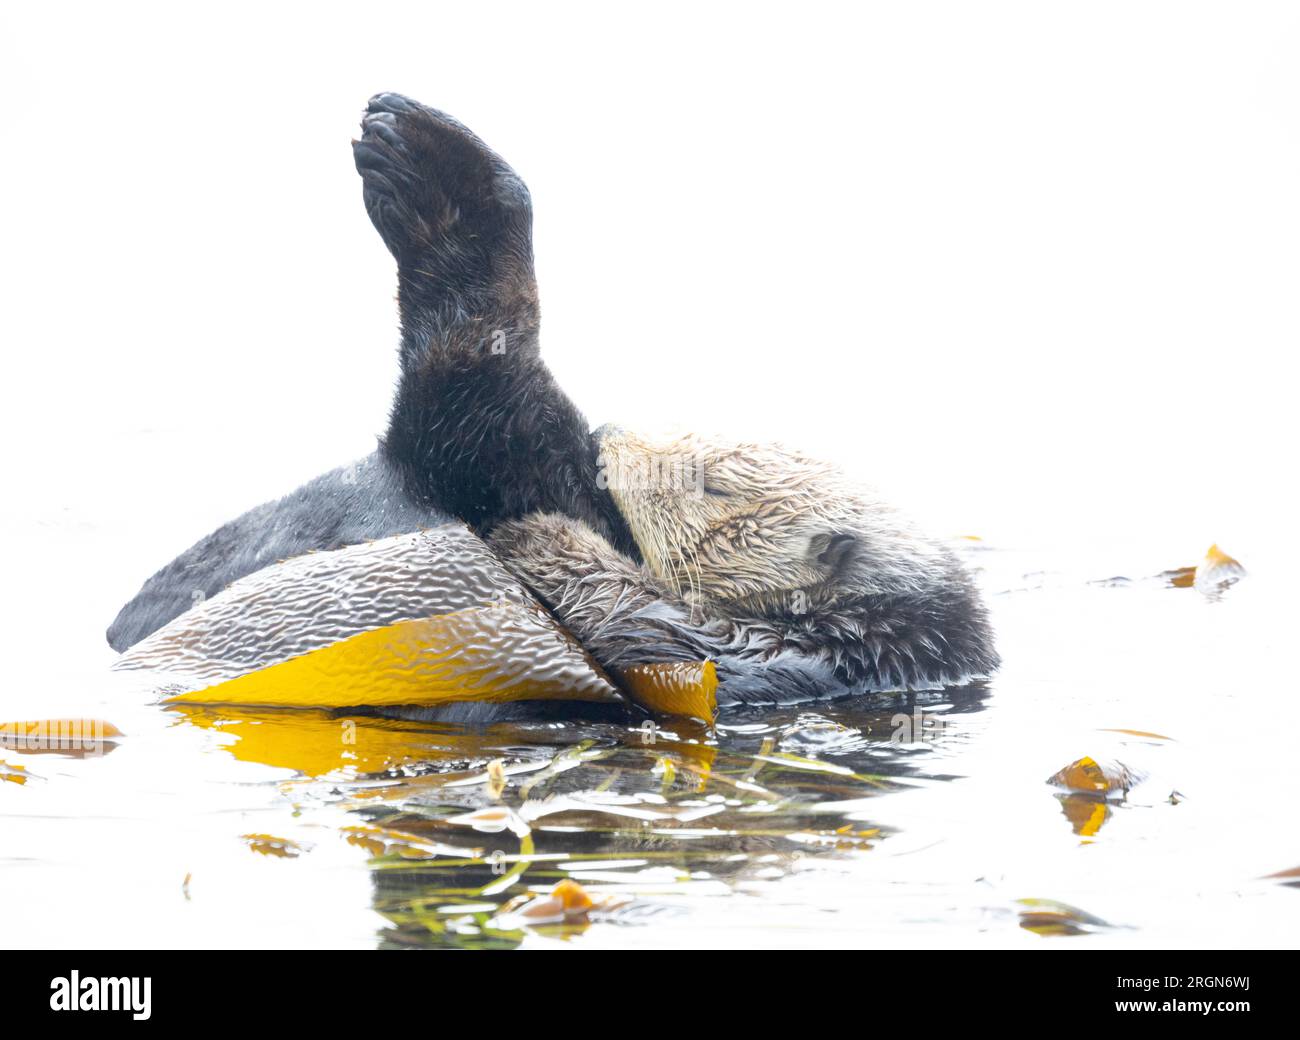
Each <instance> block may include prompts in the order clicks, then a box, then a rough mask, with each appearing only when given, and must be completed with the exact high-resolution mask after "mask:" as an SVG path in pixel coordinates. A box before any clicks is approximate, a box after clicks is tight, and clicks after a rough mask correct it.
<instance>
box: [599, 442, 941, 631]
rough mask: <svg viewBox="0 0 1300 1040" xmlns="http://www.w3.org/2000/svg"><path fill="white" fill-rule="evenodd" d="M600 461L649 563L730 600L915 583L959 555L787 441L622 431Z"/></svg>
mask: <svg viewBox="0 0 1300 1040" xmlns="http://www.w3.org/2000/svg"><path fill="white" fill-rule="evenodd" d="M599 462H600V465H601V474H600V479H601V480H602V481H603V482H604V483H605V485H606V486H608V488H609V490H610V492H611V494H612V495H613V497H614V500H615V502H616V503H617V504H618V507H619V509H620V511H621V512H622V514H623V516H624V518H625V519H626V520H627V523H628V526H629V527H630V528H631V531H632V536H633V537H634V538H635V539H636V543H637V546H638V547H639V548H640V550H641V553H642V555H643V556H644V557H645V561H646V565H647V566H648V567H649V568H650V570H651V571H652V572H653V573H654V574H655V575H656V576H657V577H658V578H660V579H661V580H664V581H667V582H669V583H671V584H672V585H673V586H674V587H676V588H677V589H678V590H679V592H680V593H681V594H683V595H685V596H687V597H689V598H692V599H698V600H701V601H703V602H705V603H712V604H715V605H718V606H721V607H723V608H724V609H726V608H728V607H732V608H746V609H755V610H758V611H760V612H762V613H771V612H774V611H776V612H783V611H787V610H791V609H794V610H795V611H796V612H802V610H803V609H808V608H809V607H815V606H817V605H821V604H830V603H834V602H836V601H837V600H838V599H840V598H841V597H842V595H844V594H855V595H861V594H870V593H905V592H912V591H916V590H918V589H921V588H924V587H926V586H927V585H929V584H931V583H932V582H934V581H935V580H937V579H939V577H940V575H941V574H942V573H943V571H944V570H945V569H946V562H945V561H947V560H948V559H949V557H948V555H947V553H946V552H945V550H943V549H942V548H941V547H939V546H938V545H936V544H935V543H933V542H931V541H930V540H929V539H927V538H925V537H924V536H923V535H921V534H920V533H919V532H918V531H917V530H916V529H915V528H913V527H912V525H911V524H910V523H909V522H908V521H907V520H906V519H905V518H903V517H902V516H900V515H899V514H898V513H896V512H895V511H894V510H893V509H891V508H890V507H888V506H887V505H886V504H885V503H884V502H883V501H881V499H880V498H879V497H878V496H877V495H875V493H874V492H872V491H870V490H869V489H867V488H865V487H862V486H860V485H857V484H855V483H853V482H851V481H849V480H848V479H846V478H845V477H844V475H843V474H842V473H841V472H840V471H839V470H838V469H837V468H836V467H834V466H833V465H830V464H829V463H826V462H822V461H819V460H816V459H812V458H809V457H808V456H806V455H803V454H801V453H799V452H797V451H792V450H789V449H787V448H784V447H781V446H778V445H772V444H735V443H728V442H725V441H721V440H715V439H711V438H707V437H701V436H698V435H689V436H684V437H680V438H677V439H674V440H666V441H662V442H655V441H652V440H649V439H646V438H643V437H640V436H638V435H636V434H632V433H628V432H625V431H617V432H614V433H611V434H609V435H607V436H604V437H603V438H602V440H601V443H600V460H599ZM799 596H802V597H803V600H802V603H801V601H800V600H799V599H798V598H797V597H799Z"/></svg>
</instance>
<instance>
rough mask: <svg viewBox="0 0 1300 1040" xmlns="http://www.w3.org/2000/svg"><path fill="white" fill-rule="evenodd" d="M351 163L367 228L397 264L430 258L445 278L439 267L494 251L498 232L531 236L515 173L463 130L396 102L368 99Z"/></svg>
mask: <svg viewBox="0 0 1300 1040" xmlns="http://www.w3.org/2000/svg"><path fill="white" fill-rule="evenodd" d="M353 158H354V161H355V162H356V167H357V172H358V173H360V174H361V178H362V181H363V187H364V193H365V201H366V210H367V212H368V213H369V214H370V218H371V221H372V222H373V223H374V225H375V227H376V229H377V230H378V231H379V233H380V235H381V236H383V239H384V242H385V243H386V244H387V245H388V247H389V250H390V251H391V252H392V253H393V255H394V256H395V257H397V259H398V261H399V262H401V263H407V264H411V263H413V262H414V261H416V260H419V261H424V260H426V259H429V255H430V254H433V259H434V264H433V265H432V267H431V268H430V269H439V270H444V269H445V266H444V264H443V263H441V262H439V261H446V262H447V263H448V264H450V262H451V261H452V259H453V258H455V257H459V256H464V255H466V250H468V251H469V252H471V253H473V252H478V251H481V250H483V249H488V250H491V249H493V248H494V243H496V242H497V240H498V239H499V238H500V236H501V234H502V232H503V231H507V230H513V231H514V232H516V233H521V234H523V235H525V236H526V235H527V234H528V233H529V231H528V222H527V221H526V220H521V219H520V218H521V217H524V216H526V215H527V214H528V213H529V211H530V204H529V198H528V189H527V188H526V187H525V186H524V184H523V181H521V180H520V179H519V177H518V175H517V174H516V173H515V172H514V170H512V169H511V168H510V167H509V166H508V165H507V164H506V163H505V162H504V160H502V159H501V158H500V157H499V156H498V155H497V154H496V153H495V152H493V151H492V150H491V149H490V148H488V147H487V145H485V144H484V143H483V142H482V141H481V140H479V138H478V137H476V136H475V135H474V134H473V133H472V132H471V131H470V130H469V129H467V128H466V127H465V126H463V125H462V124H461V123H459V122H457V121H456V120H455V119H453V118H451V117H450V116H448V115H446V114H444V113H442V112H439V111H437V110H436V109H432V108H429V107H428V106H426V105H421V104H419V103H418V102H416V101H413V100H411V99H410V98H407V97H403V96H402V95H401V94H391V93H388V94H376V95H375V96H374V97H373V98H371V99H370V102H369V103H368V104H367V106H366V112H365V114H364V115H363V116H362V119H361V138H360V140H358V141H354V142H353ZM419 266H421V267H428V266H429V265H426V264H424V263H421V264H420V265H419Z"/></svg>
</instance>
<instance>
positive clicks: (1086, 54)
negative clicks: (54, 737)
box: [0, 2, 1300, 623]
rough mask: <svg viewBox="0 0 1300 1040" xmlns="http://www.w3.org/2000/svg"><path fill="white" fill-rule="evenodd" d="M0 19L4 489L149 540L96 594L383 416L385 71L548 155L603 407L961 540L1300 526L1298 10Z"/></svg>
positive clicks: (563, 271) (585, 346) (584, 340)
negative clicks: (832, 471) (896, 508)
mask: <svg viewBox="0 0 1300 1040" xmlns="http://www.w3.org/2000/svg"><path fill="white" fill-rule="evenodd" d="M0 17H2V21H0V88H2V91H3V97H4V100H5V103H6V120H5V122H6V127H5V134H4V138H5V143H4V146H3V147H4V156H5V159H4V162H3V164H0V199H2V200H3V205H4V222H3V254H2V259H0V263H2V264H3V268H2V269H0V287H3V294H4V296H3V313H2V314H0V329H2V333H3V342H4V363H5V379H4V381H3V389H2V390H0V393H2V394H3V403H2V406H0V423H2V424H3V432H2V434H0V436H3V439H4V443H5V445H6V446H7V453H6V455H7V459H8V470H9V473H10V480H11V483H10V485H9V487H10V495H9V496H7V497H9V501H10V506H9V509H10V514H9V516H8V517H7V520H8V521H9V524H10V525H11V527H13V528H21V527H22V526H23V524H24V518H30V516H31V515H33V511H34V513H35V515H36V516H37V517H40V518H44V519H45V520H48V521H49V522H52V523H58V522H61V523H66V524H69V525H72V526H74V527H75V526H76V525H78V524H80V525H83V526H90V527H99V526H101V525H104V524H110V525H112V526H115V527H116V528H117V529H120V530H123V531H130V532H132V534H133V535H134V534H135V533H136V532H138V533H139V542H138V543H137V542H134V541H133V540H132V538H131V537H130V536H128V535H126V534H124V535H123V536H122V538H123V540H122V541H121V542H120V545H119V549H118V551H114V552H112V553H111V554H110V555H111V556H112V557H113V559H111V560H107V561H106V566H108V567H109V571H107V572H105V574H106V576H104V577H102V578H101V577H87V576H85V575H84V574H81V573H77V574H67V575H61V576H60V577H61V580H76V581H80V582H83V583H88V584H89V585H91V586H93V591H94V592H95V595H94V597H92V598H93V600H94V601H95V607H96V609H97V610H101V611H102V610H104V609H107V607H108V605H109V604H110V603H120V602H121V601H123V600H125V599H126V598H127V596H129V594H130V593H131V592H132V591H133V590H134V588H135V587H136V585H137V584H138V582H139V581H140V580H142V579H143V578H144V577H145V576H146V575H147V574H148V573H149V572H151V571H152V570H153V569H154V568H155V567H156V566H158V565H160V564H161V563H163V562H165V561H166V560H167V559H168V558H170V557H171V556H172V555H173V554H174V553H175V552H178V551H180V550H181V549H183V548H184V547H185V546H186V545H188V544H190V542H192V541H193V540H194V539H195V538H197V537H199V536H200V535H202V534H204V533H206V531H207V530H209V529H210V528H211V527H212V526H214V525H215V524H216V523H219V522H221V521H222V520H225V519H228V518H230V517H231V516H233V515H235V514H236V513H238V512H239V511H241V510H242V509H243V508H246V507H248V506H251V505H253V504H255V503H256V502H258V501H261V500H263V499H266V498H268V497H272V496H274V495H278V494H280V493H283V492H285V491H287V490H289V489H290V488H292V487H293V486H296V484H298V483H299V482H301V481H302V480H304V479H306V478H309V477H311V476H312V475H314V474H315V473H317V472H319V471H321V470H324V469H327V468H330V467H332V466H334V465H337V464H340V463H342V462H345V461H347V460H349V459H351V458H353V457H356V456H359V455H362V454H365V453H366V452H368V451H369V450H370V449H371V447H372V446H373V443H374V437H375V436H376V435H377V434H378V433H380V432H381V431H382V428H383V425H384V420H385V413H386V408H387V404H388V400H389V397H390V394H391V391H392V384H393V379H394V376H395V371H396V355H395V350H396V315H395V307H394V305H393V300H392V296H393V291H394V275H393V270H392V263H391V261H390V258H389V256H388V254H387V253H386V252H385V250H384V248H383V246H382V245H381V243H380V241H379V239H378V237H377V236H376V235H375V234H374V232H373V231H372V229H371V227H370V225H369V223H368V221H367V219H366V216H365V214H364V211H363V208H362V204H361V193H360V185H359V181H358V178H357V177H356V174H355V172H354V170H353V167H352V162H351V155H350V150H349V146H348V143H349V140H350V138H351V137H352V135H353V134H354V133H355V132H356V125H357V120H358V117H359V114H360V112H361V109H362V107H363V105H364V103H365V100H366V98H367V97H368V96H369V95H370V94H372V93H374V92H377V91H380V90H398V91H402V92H405V93H408V94H411V95H413V96H415V97H417V98H419V99H420V100H423V101H425V102H428V103H430V104H433V105H436V106H438V107H441V108H443V109H445V110H447V111H448V112H451V113H452V114H454V115H456V116H457V117H459V118H460V119H461V120H463V121H464V122H466V123H467V124H469V125H470V126H471V127H472V128H474V129H475V130H477V131H478V132H479V133H480V134H481V135H482V136H483V137H484V138H485V139H486V140H487V141H488V142H489V143H490V144H492V145H493V146H494V147H495V148H497V149H498V150H499V151H501V152H502V153H503V154H504V155H505V156H506V157H507V158H508V159H509V160H510V161H511V162H512V163H513V164H514V165H515V166H516V168H517V169H518V170H519V171H520V173H521V174H522V175H523V176H524V178H525V179H526V180H527V182H528V183H529V185H530V186H531V188H532V192H533V197H534V201H535V205H536V214H537V216H536V251H537V259H538V271H539V279H540V284H541V291H542V300H543V309H544V322H543V350H544V352H545V355H546V357H547V358H548V359H549V361H550V363H551V365H552V367H553V368H554V370H555V371H556V373H557V375H558V377H559V378H560V380H561V382H562V384H563V385H564V386H565V387H567V388H568V389H569V391H570V392H571V394H572V395H573V397H574V398H575V399H576V400H577V402H578V403H579V405H580V406H581V407H582V408H583V409H584V411H585V412H586V414H587V416H588V418H589V419H590V420H591V422H592V424H593V425H596V424H599V423H601V422H604V421H608V420H617V421H619V422H620V423H621V424H623V425H625V426H633V427H637V426H659V425H666V424H675V425H677V426H679V427H688V428H689V427H700V428H708V429H712V430H720V431H722V432H725V433H727V434H729V435H732V436H735V437H738V438H741V437H745V438H757V439H783V440H786V441H790V442H794V443H797V444H801V445H804V446H807V447H809V448H811V449H813V450H816V451H819V452H822V453H824V454H828V455H833V456H835V457H838V458H840V459H842V460H843V461H845V462H846V463H847V464H848V465H849V466H850V467H851V468H852V469H854V470H855V471H856V472H858V473H859V474H861V475H862V476H864V477H866V478H867V479H869V480H872V481H875V482H877V483H879V484H881V485H882V486H884V487H885V488H886V489H887V490H892V491H893V492H894V493H895V494H896V495H897V496H898V497H900V498H902V499H903V500H904V501H905V502H909V503H911V504H913V505H914V507H916V508H917V509H919V510H920V511H921V512H922V513H923V514H924V515H925V517H926V518H927V519H928V520H929V521H930V522H931V523H932V524H933V525H935V526H936V527H937V529H938V531H939V533H950V534H958V533H975V534H981V535H985V536H986V537H991V538H996V539H998V540H1000V541H1002V542H1004V543H1005V542H1013V543H1021V544H1023V543H1025V542H1026V541H1031V540H1032V541H1036V542H1038V543H1042V542H1043V541H1048V542H1057V541H1059V542H1060V543H1062V544H1070V543H1072V542H1074V543H1077V542H1078V541H1079V540H1080V539H1083V540H1088V541H1097V542H1104V540H1106V539H1108V538H1120V537H1126V536H1130V535H1134V534H1137V535H1139V536H1141V537H1142V538H1144V539H1147V538H1151V539H1157V540H1164V541H1165V542H1166V543H1167V545H1168V556H1167V558H1166V559H1163V560H1161V561H1159V562H1161V563H1162V564H1165V565H1169V566H1173V565H1177V564H1185V563H1192V562H1194V561H1195V559H1196V557H1197V556H1198V555H1199V553H1200V552H1201V551H1203V550H1204V548H1205V546H1207V545H1208V544H1209V543H1210V542H1211V541H1215V540H1219V541H1221V542H1223V543H1224V544H1225V547H1226V548H1228V549H1229V550H1230V551H1235V552H1236V554H1237V555H1243V552H1245V551H1246V550H1247V549H1250V548H1252V547H1254V548H1255V551H1257V552H1258V551H1260V547H1262V546H1263V544H1264V543H1265V542H1270V541H1275V540H1276V539H1275V538H1272V537H1269V536H1270V535H1271V536H1280V537H1282V538H1286V537H1289V534H1290V531H1289V527H1290V523H1291V511H1290V508H1289V503H1290V500H1291V495H1292V485H1293V482H1294V477H1293V466H1292V453H1293V446H1294V440H1293V433H1292V429H1293V426H1292V411H1293V403H1292V402H1293V395H1294V365H1293V361H1292V358H1293V352H1294V350H1295V347H1296V341H1297V332H1298V331H1300V328H1298V326H1300V313H1298V310H1297V305H1296V292H1295V290H1296V286H1297V275H1298V274H1300V271H1298V270H1297V268H1298V266H1300V252H1298V250H1297V243H1298V242H1300V226H1298V225H1300V191H1298V190H1297V188H1298V186H1300V179H1298V176H1297V175H1298V174H1300V169H1298V167H1300V138H1298V136H1297V127H1298V126H1300V72H1298V66H1297V63H1296V61H1295V60H1294V56H1295V54H1296V53H1297V44H1298V43H1300V40H1298V35H1300V32H1298V30H1300V8H1296V7H1295V6H1293V5H1286V4H1277V5H1268V4H1226V3H1221V4H1209V5H1207V4H1195V3H1185V2H1180V3H1170V4H1156V3H1136V4H1135V3H1131V2H1126V3H1114V4H1111V3H1101V4H1088V5H1078V4H1058V3H1042V2H1033V3H1024V4H1006V3H998V4H988V3H981V4H970V3H959V4H928V3H909V4H888V5H884V4H881V5H852V6H850V5H847V4H846V5H843V6H832V5H808V4H800V5H788V6H785V7H763V6H761V5H755V4H745V5H736V6H724V5H707V6H706V5H699V4H689V5H673V4H655V5H652V6H648V7H642V8H639V9H637V10H636V11H628V10H627V9H625V8H622V7H615V6H614V5H595V4H593V5H558V4H545V5H543V4H526V5H520V6H507V5H490V4H475V5H473V6H472V8H471V7H469V5H462V4H456V5H440V4H435V3H427V2H425V3H420V4H415V5H410V6H404V5H386V4H381V5H371V4H366V5H360V4H359V5H349V6H330V5H321V4H312V5H301V6H298V5H287V4H281V5H273V6H272V5H261V4H258V5H241V4H222V5H220V6H219V7H211V8H208V9H207V11H206V13H205V12H203V11H200V10H195V9H192V8H182V7H180V6H178V5H157V6H145V5H129V4H128V5H123V4H112V5H95V6H91V5H84V6H82V5H59V4H42V5H35V4H28V5H23V6H22V7H21V8H19V7H17V6H16V5H11V6H8V7H6V8H5V9H4V13H3V16H0ZM59 517H62V518H63V519H62V520H59V519H58V518H59ZM105 583H107V587H104V586H105ZM101 597H102V600H101ZM114 609H115V608H114ZM99 620H100V621H107V620H108V619H107V618H100V619H99ZM97 623H98V622H97Z"/></svg>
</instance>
